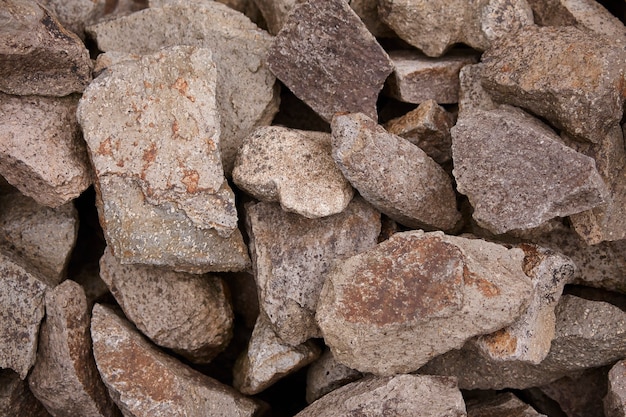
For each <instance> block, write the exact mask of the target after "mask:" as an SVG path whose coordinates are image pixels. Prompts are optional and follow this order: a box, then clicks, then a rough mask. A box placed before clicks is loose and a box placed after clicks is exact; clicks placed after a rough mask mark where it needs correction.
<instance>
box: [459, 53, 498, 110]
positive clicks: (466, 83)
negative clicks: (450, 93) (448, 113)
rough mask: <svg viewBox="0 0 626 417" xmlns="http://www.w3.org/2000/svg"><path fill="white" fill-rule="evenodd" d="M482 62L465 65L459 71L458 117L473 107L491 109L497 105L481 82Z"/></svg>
mask: <svg viewBox="0 0 626 417" xmlns="http://www.w3.org/2000/svg"><path fill="white" fill-rule="evenodd" d="M482 68H483V64H475V65H466V66H464V67H463V68H461V71H460V72H459V117H461V116H462V115H463V113H471V111H472V110H474V109H482V110H493V109H495V108H496V107H497V105H496V104H495V103H494V102H493V100H492V99H491V96H490V95H489V94H488V93H487V92H486V91H485V89H484V88H483V86H482V84H481V80H482Z"/></svg>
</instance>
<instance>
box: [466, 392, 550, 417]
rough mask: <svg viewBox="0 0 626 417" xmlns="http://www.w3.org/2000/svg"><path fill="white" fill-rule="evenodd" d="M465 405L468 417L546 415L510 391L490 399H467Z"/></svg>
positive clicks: (536, 416) (527, 416) (537, 416)
mask: <svg viewBox="0 0 626 417" xmlns="http://www.w3.org/2000/svg"><path fill="white" fill-rule="evenodd" d="M465 405H466V406H467V417H546V416H545V415H544V414H539V413H538V412H537V411H536V410H535V409H534V408H532V407H531V406H529V405H528V404H526V403H524V402H523V401H522V400H520V399H519V398H517V397H516V396H515V394H513V393H510V392H505V393H502V394H498V395H496V396H495V397H493V398H490V399H488V400H478V401H476V400H470V401H466V402H465Z"/></svg>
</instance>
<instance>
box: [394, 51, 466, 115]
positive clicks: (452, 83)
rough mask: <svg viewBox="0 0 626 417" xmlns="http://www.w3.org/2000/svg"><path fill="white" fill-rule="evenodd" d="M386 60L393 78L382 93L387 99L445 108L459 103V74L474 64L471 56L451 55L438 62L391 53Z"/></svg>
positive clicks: (406, 53)
mask: <svg viewBox="0 0 626 417" xmlns="http://www.w3.org/2000/svg"><path fill="white" fill-rule="evenodd" d="M389 58H391V62H392V64H393V74H392V75H391V77H389V80H388V81H387V85H388V88H387V89H386V90H385V92H387V93H388V94H389V95H390V96H391V97H393V98H395V99H397V100H400V101H404V102H407V103H416V104H419V103H423V102H425V101H427V100H435V101H436V102H437V103H441V104H449V103H457V102H458V101H459V71H460V70H461V68H463V67H464V66H465V65H471V64H475V63H476V62H477V61H478V56H477V55H476V53H475V52H466V51H453V52H450V53H449V54H447V55H445V56H442V57H441V58H430V57H428V56H425V55H423V54H422V53H420V52H418V51H408V50H401V51H392V52H389Z"/></svg>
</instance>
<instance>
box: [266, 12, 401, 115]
mask: <svg viewBox="0 0 626 417" xmlns="http://www.w3.org/2000/svg"><path fill="white" fill-rule="evenodd" d="M268 64H269V67H270V69H271V70H272V72H273V73H274V74H275V75H276V77H277V78H279V79H280V80H281V81H282V82H283V83H285V85H286V86H287V87H289V89H290V90H291V91H293V93H294V94H295V95H296V96H297V97H299V98H300V99H301V100H302V101H304V102H305V103H306V104H307V105H309V107H311V108H312V109H313V110H315V112H317V113H318V114H319V115H320V116H322V118H324V119H325V120H326V121H330V120H331V119H332V117H333V115H334V114H335V113H336V112H351V113H354V112H362V113H365V114H367V115H368V116H370V117H372V118H374V119H376V117H377V113H376V100H377V98H378V92H379V91H380V90H381V89H382V86H383V83H384V81H385V79H386V78H387V76H388V75H389V73H390V72H391V70H392V67H391V62H390V61H389V57H388V56H387V54H386V53H385V51H384V50H383V49H382V47H381V46H380V45H379V44H378V43H377V42H376V39H375V38H374V36H372V34H371V33H369V31H368V30H367V28H366V27H365V25H364V24H363V22H361V20H360V19H359V17H358V16H357V15H356V13H354V11H353V10H352V9H350V7H349V6H348V4H347V3H346V2H344V1H342V0H323V1H318V0H308V1H304V2H302V3H298V4H297V5H296V6H295V7H294V8H293V10H292V11H291V13H290V14H289V18H288V20H287V21H286V22H285V25H284V26H283V28H282V29H281V31H280V33H279V34H278V35H277V36H276V38H275V39H274V42H273V43H272V46H271V48H270V51H269V56H268ZM364 68H367V71H364V70H363V69H364Z"/></svg>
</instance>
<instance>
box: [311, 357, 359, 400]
mask: <svg viewBox="0 0 626 417" xmlns="http://www.w3.org/2000/svg"><path fill="white" fill-rule="evenodd" d="M362 376H363V374H362V373H360V372H359V371H357V370H355V369H352V368H348V367H347V366H345V365H344V364H342V363H339V362H337V361H336V360H335V357H334V356H333V354H332V352H331V351H330V350H328V349H326V351H324V353H323V354H322V356H320V357H319V358H318V359H317V360H316V361H315V362H313V363H312V364H311V366H309V369H308V371H307V373H306V401H307V402H308V403H309V404H310V403H312V402H313V401H315V400H317V399H318V398H320V397H323V396H324V395H326V394H328V393H329V392H332V391H334V390H336V389H337V388H340V387H342V386H344V385H346V384H349V383H350V382H354V381H356V380H357V379H360V378H361V377H362Z"/></svg>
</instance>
